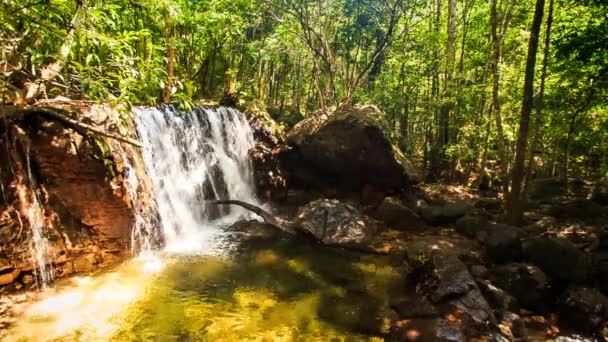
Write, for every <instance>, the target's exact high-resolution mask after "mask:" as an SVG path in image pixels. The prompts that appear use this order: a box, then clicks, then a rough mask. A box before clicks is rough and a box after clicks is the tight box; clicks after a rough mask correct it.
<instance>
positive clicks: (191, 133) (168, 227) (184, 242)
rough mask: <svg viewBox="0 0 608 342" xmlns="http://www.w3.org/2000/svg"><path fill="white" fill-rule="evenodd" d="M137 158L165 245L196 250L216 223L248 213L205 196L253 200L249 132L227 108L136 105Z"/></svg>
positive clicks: (205, 244)
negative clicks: (150, 190) (149, 186)
mask: <svg viewBox="0 0 608 342" xmlns="http://www.w3.org/2000/svg"><path fill="white" fill-rule="evenodd" d="M135 122H136V126H137V131H138V133H139V136H140V138H141V141H142V144H143V146H144V147H143V158H144V163H145V165H146V171H147V173H148V176H149V177H150V179H151V182H152V186H153V190H154V195H155V199H156V204H157V207H158V213H159V217H160V220H161V227H162V233H163V237H164V241H165V249H166V250H167V251H169V252H179V253H187V252H201V251H208V250H209V249H211V248H212V247H213V245H212V244H213V242H214V241H215V238H216V237H217V236H218V235H219V234H220V232H221V229H220V227H221V226H222V225H226V224H229V223H232V222H234V221H236V220H237V219H239V218H242V217H244V216H248V215H249V214H248V213H246V212H245V211H244V210H243V209H240V208H229V207H225V206H217V205H209V204H207V203H206V201H208V200H214V199H225V198H231V199H239V200H243V201H247V202H251V203H255V204H257V203H258V200H257V198H256V196H255V187H254V185H253V172H252V167H251V161H250V158H249V154H248V150H249V149H250V148H251V147H252V146H253V145H254V139H253V133H252V131H251V128H250V127H249V124H248V122H247V119H246V118H245V115H244V114H243V113H241V112H239V111H237V110H235V109H231V108H223V107H220V108H217V109H209V108H197V109H195V110H193V111H190V112H183V111H179V110H176V109H175V108H173V107H171V106H162V107H158V108H136V109H135Z"/></svg>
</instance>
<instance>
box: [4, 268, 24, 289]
mask: <svg viewBox="0 0 608 342" xmlns="http://www.w3.org/2000/svg"><path fill="white" fill-rule="evenodd" d="M19 273H21V270H20V269H18V268H14V269H12V270H10V271H4V272H3V273H2V274H0V285H7V284H10V283H12V282H14V281H15V280H17V277H19Z"/></svg>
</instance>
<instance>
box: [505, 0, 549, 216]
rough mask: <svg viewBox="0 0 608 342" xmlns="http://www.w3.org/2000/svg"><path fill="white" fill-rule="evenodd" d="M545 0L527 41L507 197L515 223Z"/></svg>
mask: <svg viewBox="0 0 608 342" xmlns="http://www.w3.org/2000/svg"><path fill="white" fill-rule="evenodd" d="M544 9H545V0H536V6H535V8H534V19H533V20H532V27H531V29H530V41H529V43H528V57H527V61H526V71H525V76H524V91H523V94H524V95H523V100H522V104H521V115H520V119H519V135H518V138H517V148H516V151H515V163H514V166H513V173H512V176H511V192H510V194H509V198H508V202H507V203H508V216H509V221H510V222H511V223H514V224H517V223H519V222H520V221H521V218H522V214H523V206H524V203H525V200H524V198H522V197H521V192H522V191H521V188H522V181H523V178H524V171H525V170H524V160H525V158H526V151H527V144H528V131H529V126H530V113H531V112H532V107H533V105H534V103H533V101H534V67H535V66H536V52H537V50H538V36H539V34H540V26H541V24H542V20H543V12H544Z"/></svg>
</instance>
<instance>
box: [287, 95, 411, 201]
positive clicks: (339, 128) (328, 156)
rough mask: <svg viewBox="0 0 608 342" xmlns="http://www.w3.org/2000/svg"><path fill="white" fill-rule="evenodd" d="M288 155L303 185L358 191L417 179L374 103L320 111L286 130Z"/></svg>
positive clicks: (391, 186) (391, 185)
mask: <svg viewBox="0 0 608 342" xmlns="http://www.w3.org/2000/svg"><path fill="white" fill-rule="evenodd" d="M287 143H288V144H289V146H291V147H292V148H293V150H291V151H290V153H288V154H287V157H286V158H287V159H288V160H289V163H286V165H289V167H290V168H291V171H292V173H293V174H294V176H295V177H296V178H297V179H298V180H299V181H300V182H303V183H307V184H310V183H313V185H318V184H314V183H315V182H316V183H322V184H325V185H328V184H329V185H334V186H337V187H340V188H342V189H345V190H357V189H360V188H361V186H362V185H364V184H369V185H374V186H376V187H378V188H382V189H396V188H403V187H405V186H406V185H408V184H409V183H410V182H412V181H414V180H417V179H418V176H417V175H416V173H415V172H414V169H413V167H412V166H411V164H410V163H409V161H408V160H407V159H406V158H405V157H404V156H403V154H402V153H401V151H399V149H398V148H396V147H395V146H393V145H392V143H391V141H390V138H389V135H388V123H387V122H386V120H385V119H384V114H383V113H382V112H380V110H378V109H377V108H376V107H373V106H366V107H361V108H353V107H346V108H341V109H338V110H336V111H335V112H333V113H317V114H316V115H314V116H312V117H310V118H308V119H306V120H304V121H301V122H300V123H298V124H297V125H296V126H295V127H294V128H293V129H292V130H291V131H289V132H288V133H287Z"/></svg>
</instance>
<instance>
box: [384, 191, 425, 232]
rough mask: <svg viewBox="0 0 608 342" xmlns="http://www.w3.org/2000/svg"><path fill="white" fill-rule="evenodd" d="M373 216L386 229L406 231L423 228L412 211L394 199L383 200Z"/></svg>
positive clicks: (420, 221) (422, 223) (422, 224)
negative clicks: (386, 227)
mask: <svg viewBox="0 0 608 342" xmlns="http://www.w3.org/2000/svg"><path fill="white" fill-rule="evenodd" d="M374 216H375V217H376V218H377V219H379V220H381V221H383V222H384V223H385V224H386V225H387V226H388V227H390V228H394V229H399V230H408V229H415V228H420V227H422V226H424V225H425V224H424V222H423V221H422V220H421V219H420V217H419V216H418V214H416V212H415V211H413V210H412V209H410V208H408V207H406V206H405V205H403V203H401V201H400V200H399V199H398V198H396V197H387V198H385V199H384V200H383V201H382V203H381V204H380V206H379V207H378V208H377V209H376V212H375V213H374Z"/></svg>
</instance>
